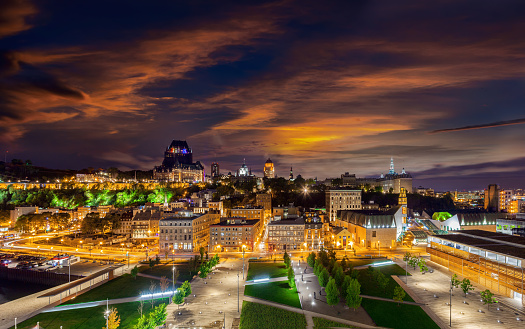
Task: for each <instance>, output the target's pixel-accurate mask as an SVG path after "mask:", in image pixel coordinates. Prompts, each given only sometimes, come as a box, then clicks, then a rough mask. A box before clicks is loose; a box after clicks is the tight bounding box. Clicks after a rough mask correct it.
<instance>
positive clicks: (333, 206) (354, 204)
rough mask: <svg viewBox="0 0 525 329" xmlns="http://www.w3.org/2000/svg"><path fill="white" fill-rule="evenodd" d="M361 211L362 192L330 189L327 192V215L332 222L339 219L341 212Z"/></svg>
mask: <svg viewBox="0 0 525 329" xmlns="http://www.w3.org/2000/svg"><path fill="white" fill-rule="evenodd" d="M359 209H361V190H350V189H330V190H327V191H326V213H327V214H328V218H329V220H330V222H333V221H335V219H336V218H337V211H339V210H359Z"/></svg>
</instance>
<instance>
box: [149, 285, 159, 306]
mask: <svg viewBox="0 0 525 329" xmlns="http://www.w3.org/2000/svg"><path fill="white" fill-rule="evenodd" d="M156 286H157V283H156V282H155V281H153V280H151V281H150V283H149V292H150V294H151V300H150V304H151V307H153V303H154V302H153V292H154V291H155V287H156Z"/></svg>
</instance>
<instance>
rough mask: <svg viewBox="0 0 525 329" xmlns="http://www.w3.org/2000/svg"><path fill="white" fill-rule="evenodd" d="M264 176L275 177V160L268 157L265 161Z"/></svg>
mask: <svg viewBox="0 0 525 329" xmlns="http://www.w3.org/2000/svg"><path fill="white" fill-rule="evenodd" d="M264 177H266V178H274V177H275V169H274V167H273V162H272V160H270V158H268V160H266V162H265V163H264Z"/></svg>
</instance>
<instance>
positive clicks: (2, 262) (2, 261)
mask: <svg viewBox="0 0 525 329" xmlns="http://www.w3.org/2000/svg"><path fill="white" fill-rule="evenodd" d="M11 262H12V261H11V260H10V259H2V260H0V264H10V263H11Z"/></svg>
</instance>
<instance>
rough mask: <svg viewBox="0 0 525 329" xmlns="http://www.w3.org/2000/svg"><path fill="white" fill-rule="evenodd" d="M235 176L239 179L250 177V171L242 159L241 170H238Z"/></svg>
mask: <svg viewBox="0 0 525 329" xmlns="http://www.w3.org/2000/svg"><path fill="white" fill-rule="evenodd" d="M237 176H239V177H247V176H251V173H250V169H249V168H248V166H247V165H246V159H244V161H243V162H242V166H241V168H239V170H238V171H237Z"/></svg>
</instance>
